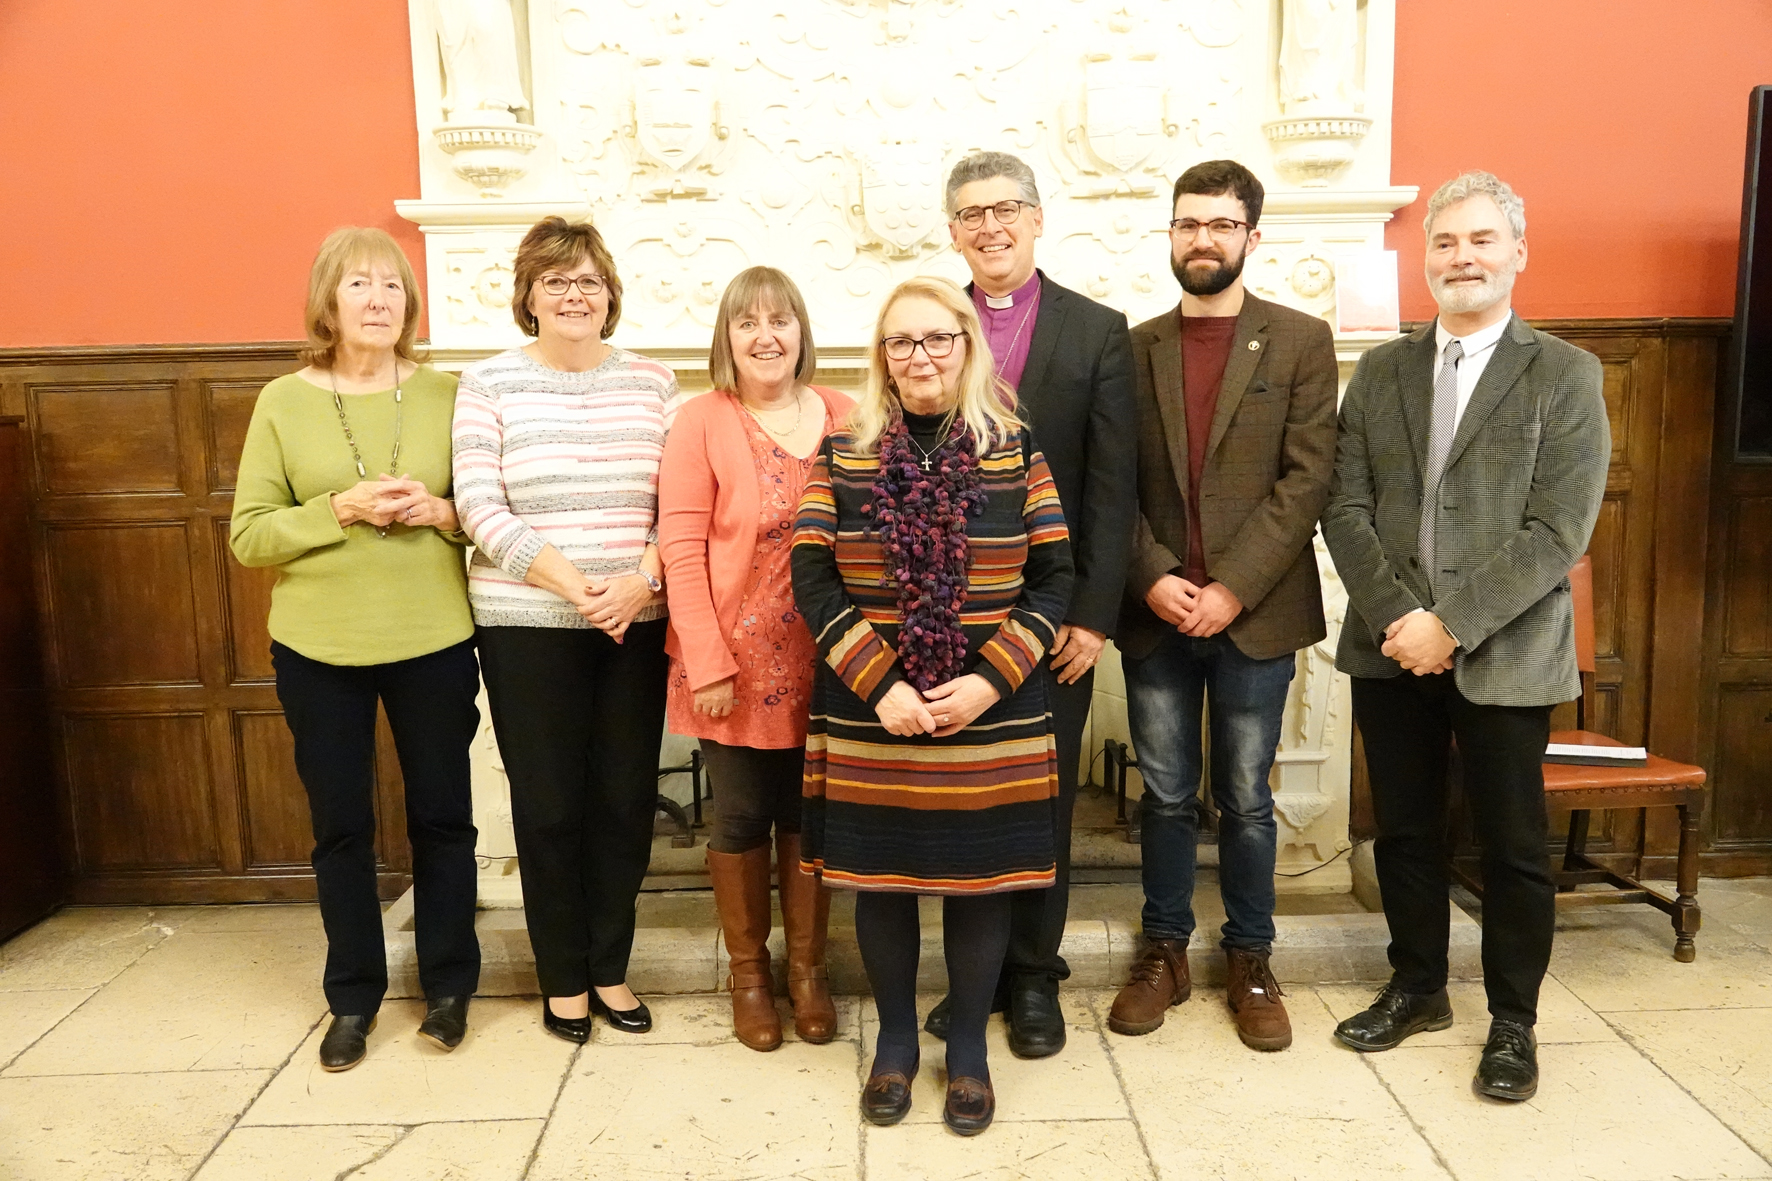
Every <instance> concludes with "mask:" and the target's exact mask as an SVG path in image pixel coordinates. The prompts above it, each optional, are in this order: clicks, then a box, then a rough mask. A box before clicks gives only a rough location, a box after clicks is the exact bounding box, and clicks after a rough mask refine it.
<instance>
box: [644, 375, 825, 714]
mask: <svg viewBox="0 0 1772 1181" xmlns="http://www.w3.org/2000/svg"><path fill="white" fill-rule="evenodd" d="M812 392H813V393H815V394H817V395H818V396H819V397H820V398H823V399H824V404H825V407H826V409H827V410H828V411H829V417H830V418H832V419H833V420H835V421H836V422H838V423H842V422H843V420H844V419H846V418H848V416H849V411H850V409H851V408H852V407H853V406H854V405H855V403H854V402H853V401H852V400H851V399H850V398H849V396H848V395H846V394H843V393H840V392H839V391H837V390H833V389H830V388H828V387H825V386H816V385H815V386H813V387H812ZM744 413H745V411H744V407H742V406H740V405H739V403H738V399H737V398H736V397H735V396H734V395H732V394H730V393H727V392H726V391H724V390H711V391H709V392H708V393H705V394H701V395H698V396H696V397H693V398H690V399H689V400H687V401H685V402H683V403H680V404H679V405H678V407H677V408H676V414H675V417H674V419H673V420H672V421H671V423H670V424H669V426H668V429H669V434H668V435H667V436H666V437H665V448H664V459H663V461H662V462H661V463H660V465H659V469H658V548H659V553H660V555H661V556H662V557H663V558H664V565H665V594H666V595H667V596H668V598H669V602H670V625H669V627H668V628H667V630H666V632H665V651H667V652H669V653H670V654H671V655H672V656H674V657H676V658H678V659H679V660H681V661H683V663H684V665H685V666H686V667H687V669H688V672H689V687H690V689H691V690H695V689H701V688H705V687H706V686H708V685H711V684H713V683H714V682H715V681H720V680H724V679H725V678H727V677H730V676H733V675H734V674H736V673H737V672H738V661H737V660H736V659H735V658H734V657H733V654H732V640H731V636H732V630H733V628H735V627H736V626H737V625H738V611H739V608H740V606H742V605H743V603H744V595H745V590H746V589H747V588H746V583H748V582H749V581H750V576H751V565H752V561H753V558H754V557H755V555H756V550H757V520H758V517H759V515H760V513H761V504H762V502H761V500H760V499H759V497H758V494H757V469H756V464H755V463H754V462H753V461H752V459H751V446H750V442H749V441H748V440H747V439H746V437H745V425H744Z"/></svg>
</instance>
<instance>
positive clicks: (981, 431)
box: [849, 275, 1022, 456]
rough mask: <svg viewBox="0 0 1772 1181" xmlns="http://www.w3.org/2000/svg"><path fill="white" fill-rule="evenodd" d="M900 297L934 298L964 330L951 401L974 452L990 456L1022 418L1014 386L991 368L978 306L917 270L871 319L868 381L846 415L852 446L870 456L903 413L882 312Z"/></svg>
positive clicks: (947, 283) (951, 285) (954, 288)
mask: <svg viewBox="0 0 1772 1181" xmlns="http://www.w3.org/2000/svg"><path fill="white" fill-rule="evenodd" d="M901 299H928V300H933V301H935V302H936V303H938V304H940V305H941V306H942V307H944V308H946V309H947V310H948V311H949V312H951V313H953V317H954V319H955V320H957V321H959V324H960V332H961V333H963V334H964V335H965V343H966V361H965V363H964V364H962V365H961V366H960V375H959V387H960V397H959V400H958V402H957V403H956V408H957V409H958V411H959V414H960V417H961V418H964V419H965V420H966V425H967V426H968V427H970V428H972V437H973V439H974V440H976V445H977V447H978V454H979V455H981V456H983V455H989V454H990V453H991V452H992V451H993V450H995V449H996V448H997V447H999V446H1001V445H1003V444H1004V443H1007V442H1009V441H1010V440H1012V439H1014V438H1015V437H1016V435H1017V432H1019V431H1020V429H1021V426H1022V421H1021V418H1020V416H1018V415H1017V414H1016V413H1015V391H1014V390H1013V389H1011V388H1010V387H1009V385H1008V383H1007V382H1004V381H1003V380H1002V379H1001V378H999V377H998V376H997V375H996V373H995V371H994V370H993V368H992V360H991V350H990V346H989V345H988V344H986V343H985V339H984V328H983V326H982V325H981V324H980V323H979V322H978V311H977V309H976V308H974V307H973V306H972V300H971V299H970V298H968V297H967V295H966V293H965V292H964V291H962V290H960V288H959V287H958V286H956V285H955V284H954V283H952V282H951V281H949V280H947V279H938V278H935V277H933V276H926V275H920V276H918V277H917V278H915V279H906V280H905V281H904V282H903V283H900V284H899V285H898V286H897V287H894V288H893V289H892V294H891V295H888V296H887V297H886V302H885V303H884V304H882V305H881V306H880V316H879V318H878V319H877V320H875V321H874V347H873V351H872V352H871V353H870V354H869V356H868V385H867V390H866V391H865V392H863V394H862V396H861V400H860V401H859V402H857V403H856V405H855V409H854V410H853V411H852V412H851V413H850V415H849V434H850V437H851V438H852V439H853V440H854V442H855V448H856V450H858V451H859V452H861V453H862V454H863V455H871V454H873V452H874V451H875V450H877V449H878V447H879V445H880V436H881V435H882V434H884V433H885V431H886V427H887V426H888V425H889V424H890V423H891V422H892V421H893V420H894V419H895V418H897V417H899V416H900V415H901V414H903V412H904V408H903V406H902V405H901V404H900V403H899V400H898V391H897V389H896V387H895V386H894V385H893V382H892V378H891V377H890V376H889V375H888V374H887V371H886V349H885V347H884V345H883V344H882V342H883V341H884V339H885V336H886V315H887V313H888V312H890V311H891V310H892V307H893V305H894V304H896V303H897V302H898V301H899V300H901Z"/></svg>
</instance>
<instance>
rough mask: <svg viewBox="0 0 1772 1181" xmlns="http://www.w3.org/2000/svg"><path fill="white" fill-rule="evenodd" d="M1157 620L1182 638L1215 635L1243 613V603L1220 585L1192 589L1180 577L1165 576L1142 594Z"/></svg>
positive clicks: (1185, 580) (1192, 587) (1189, 583)
mask: <svg viewBox="0 0 1772 1181" xmlns="http://www.w3.org/2000/svg"><path fill="white" fill-rule="evenodd" d="M1144 601H1145V603H1147V604H1148V605H1149V606H1150V609H1151V610H1152V611H1155V612H1156V613H1157V617H1158V618H1159V619H1161V620H1163V622H1165V623H1169V624H1173V625H1174V627H1175V630H1176V631H1179V632H1180V633H1181V634H1182V635H1184V636H1195V637H1198V638H1200V639H1205V638H1206V637H1207V636H1215V635H1217V634H1218V633H1219V632H1221V631H1223V630H1224V629H1225V628H1227V627H1229V626H1230V625H1231V621H1232V620H1234V619H1236V617H1237V616H1238V615H1241V614H1242V613H1243V603H1242V600H1240V599H1238V598H1237V596H1236V595H1235V594H1233V593H1232V592H1231V589H1230V588H1229V587H1227V586H1226V585H1225V584H1224V583H1222V582H1208V583H1207V584H1206V585H1205V586H1195V585H1194V584H1193V583H1191V582H1189V581H1188V580H1187V579H1185V578H1183V577H1181V575H1179V574H1165V575H1163V577H1161V578H1159V579H1157V581H1156V582H1155V583H1153V584H1152V585H1151V589H1150V590H1148V591H1146V592H1145V594H1144Z"/></svg>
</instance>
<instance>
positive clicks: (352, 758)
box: [271, 640, 480, 1017]
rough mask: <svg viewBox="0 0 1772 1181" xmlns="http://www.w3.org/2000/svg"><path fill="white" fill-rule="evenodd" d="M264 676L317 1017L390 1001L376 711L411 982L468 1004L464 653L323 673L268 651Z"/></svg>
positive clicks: (470, 826)
mask: <svg viewBox="0 0 1772 1181" xmlns="http://www.w3.org/2000/svg"><path fill="white" fill-rule="evenodd" d="M271 664H272V667H273V668H275V669H276V672H277V699H278V700H279V701H281V702H282V703H283V717H284V720H285V721H287V722H288V724H289V732H290V734H291V735H292V736H293V737H294V739H295V769H296V772H297V773H298V774H299V775H300V776H301V782H302V786H303V787H304V788H306V789H307V792H308V811H309V814H310V815H311V816H312V818H313V824H314V859H313V860H314V878H315V882H316V885H317V887H318V889H319V894H320V919H321V922H323V923H324V924H325V926H326V976H325V987H326V1004H327V1007H328V1008H330V1009H331V1010H332V1011H333V1012H334V1013H335V1014H338V1015H340V1016H354V1017H367V1016H370V1015H371V1014H373V1013H374V1012H375V1011H376V1010H377V1009H379V1008H381V1000H382V997H383V995H385V994H386V993H387V991H388V961H387V950H386V947H385V945H384V944H383V942H382V926H381V901H380V899H379V898H378V897H377V895H376V888H375V705H376V701H377V700H378V699H379V700H380V701H381V704H382V706H383V707H384V708H385V709H386V710H387V714H388V727H389V729H391V730H392V731H393V732H394V749H395V750H396V751H397V752H398V753H399V756H400V774H401V776H402V778H404V779H405V781H406V836H407V839H408V840H409V841H410V842H411V844H412V886H413V903H414V907H413V920H414V928H415V929H414V931H413V936H414V942H415V943H416V944H417V950H418V979H419V983H420V984H421V985H422V986H423V987H424V991H425V995H426V996H433V997H436V996H470V995H472V994H473V992H474V990H475V989H476V988H477V987H479V983H480V941H479V940H478V939H477V938H476V937H475V935H474V878H475V867H474V841H475V839H476V837H477V835H478V834H477V833H476V832H475V831H474V802H473V792H472V788H471V786H470V776H469V770H468V745H469V743H471V742H472V741H473V739H474V734H475V733H476V732H477V731H478V730H479V728H480V711H479V710H478V709H477V708H475V706H474V698H475V696H476V695H477V694H478V693H479V690H480V677H479V669H478V667H477V666H476V665H475V663H474V644H473V641H472V640H464V641H462V642H461V643H459V644H456V645H453V646H452V647H448V648H444V649H443V650H442V651H440V652H432V653H430V654H429V655H427V656H418V657H414V658H413V659H411V660H397V661H394V662H392V663H390V664H370V665H355V666H348V665H337V664H322V663H321V662H320V661H318V660H310V659H308V658H307V657H306V656H303V655H302V654H301V653H299V652H297V651H295V650H294V649H293V648H288V647H285V646H284V645H282V644H279V643H277V642H275V641H272V643H271Z"/></svg>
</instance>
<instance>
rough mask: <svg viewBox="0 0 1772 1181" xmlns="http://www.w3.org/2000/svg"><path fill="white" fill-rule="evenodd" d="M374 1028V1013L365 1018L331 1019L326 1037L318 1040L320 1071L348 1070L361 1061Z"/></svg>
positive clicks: (336, 1017)
mask: <svg viewBox="0 0 1772 1181" xmlns="http://www.w3.org/2000/svg"><path fill="white" fill-rule="evenodd" d="M374 1028H375V1014H374V1013H371V1014H370V1015H369V1016H367V1017H339V1016H335V1017H333V1019H332V1025H331V1027H330V1028H328V1029H327V1031H326V1036H325V1037H323V1038H321V1039H320V1069H322V1070H330V1071H334V1072H337V1071H340V1070H349V1069H350V1068H351V1067H353V1066H355V1065H357V1063H359V1062H361V1061H363V1054H364V1051H365V1050H367V1049H368V1048H369V1047H368V1043H369V1034H370V1031H371V1030H373V1029H374Z"/></svg>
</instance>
